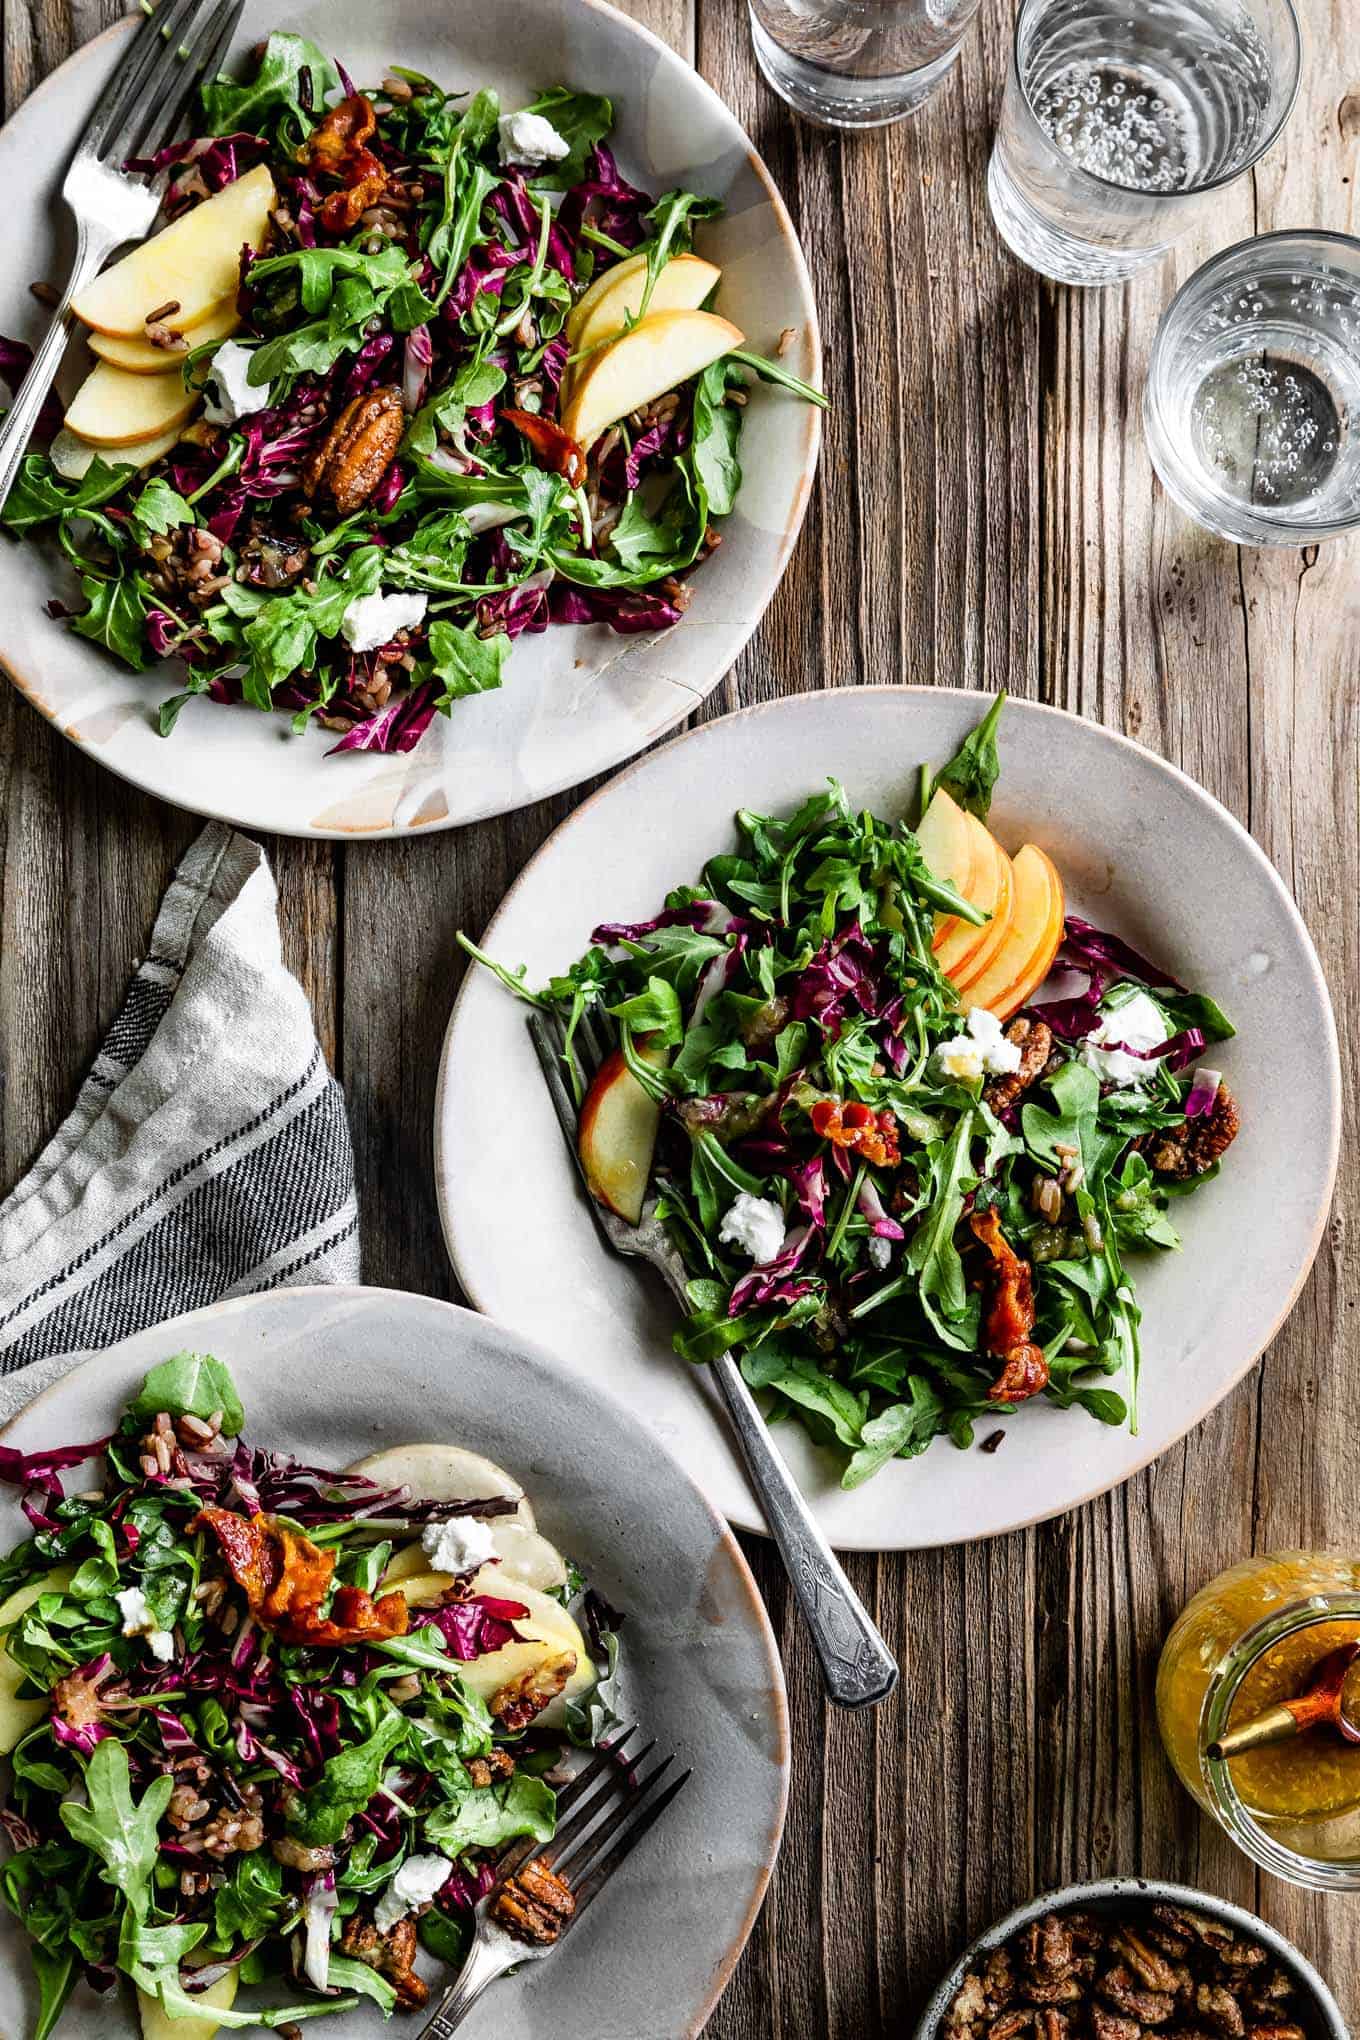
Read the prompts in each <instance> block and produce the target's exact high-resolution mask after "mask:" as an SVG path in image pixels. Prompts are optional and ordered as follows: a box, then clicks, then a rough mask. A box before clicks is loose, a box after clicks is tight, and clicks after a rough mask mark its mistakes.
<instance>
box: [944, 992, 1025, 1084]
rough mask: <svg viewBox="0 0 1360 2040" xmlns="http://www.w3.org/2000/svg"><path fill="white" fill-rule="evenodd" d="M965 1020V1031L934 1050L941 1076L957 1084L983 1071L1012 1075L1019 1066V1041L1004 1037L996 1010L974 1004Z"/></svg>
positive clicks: (973, 1077) (972, 1079)
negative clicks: (991, 1011)
mask: <svg viewBox="0 0 1360 2040" xmlns="http://www.w3.org/2000/svg"><path fill="white" fill-rule="evenodd" d="M965 1024H966V1026H967V1029H968V1031H967V1033H966V1034H956V1035H954V1036H953V1037H952V1038H951V1039H950V1040H949V1041H942V1042H941V1043H940V1045H939V1047H938V1048H937V1049H936V1051H935V1060H936V1063H937V1065H938V1067H939V1071H940V1074H941V1076H944V1077H950V1078H952V1079H953V1081H954V1082H955V1083H959V1084H974V1083H976V1082H977V1080H978V1078H979V1077H981V1076H984V1075H985V1076H989V1077H1009V1076H1013V1075H1014V1073H1015V1072H1016V1070H1018V1069H1019V1067H1020V1044H1019V1042H1018V1041H1007V1039H1006V1037H1005V1035H1004V1034H1003V1033H1002V1031H1001V1022H1000V1021H999V1020H998V1019H997V1017H996V1015H995V1013H989V1012H988V1011H987V1008H986V1007H985V1006H974V1007H973V1008H972V1010H971V1011H970V1012H969V1015H968V1019H967V1022H966V1023H965Z"/></svg>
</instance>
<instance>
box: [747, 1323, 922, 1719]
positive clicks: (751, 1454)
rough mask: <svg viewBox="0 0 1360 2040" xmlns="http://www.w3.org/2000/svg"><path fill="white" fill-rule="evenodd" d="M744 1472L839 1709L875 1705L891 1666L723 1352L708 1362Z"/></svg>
mask: <svg viewBox="0 0 1360 2040" xmlns="http://www.w3.org/2000/svg"><path fill="white" fill-rule="evenodd" d="M711 1364H712V1367H713V1370H714V1373H715V1374H716V1376H717V1380H718V1386H719V1388H720V1389H721V1390H722V1395H723V1400H724V1401H725V1403H726V1404H727V1414H728V1416H729V1417H730V1418H731V1421H732V1428H733V1430H734V1431H735V1432H736V1434H737V1442H738V1444H739V1445H740V1446H741V1449H742V1455H743V1457H744V1458H745V1461H746V1470H747V1472H748V1473H749V1474H750V1476H751V1482H752V1485H753V1486H754V1488H755V1491H756V1493H757V1495H758V1496H759V1497H760V1506H761V1508H762V1509H763V1510H764V1512H765V1521H766V1523H767V1524H768V1525H769V1531H770V1535H771V1537H772V1538H773V1539H774V1541H775V1543H776V1545H777V1546H778V1547H779V1555H780V1557H781V1558H782V1559H783V1561H784V1566H785V1569H786V1571H787V1572H788V1576H789V1581H790V1584H791V1585H792V1587H793V1591H794V1593H795V1594H796V1595H797V1597H798V1605H799V1607H800V1608H801V1609H802V1611H803V1619H804V1621H805V1622H806V1623H807V1626H808V1629H809V1631H810V1633H811V1636H812V1642H813V1647H814V1649H815V1650H816V1652H817V1656H818V1658H819V1660H820V1661H821V1667H822V1677H823V1679H824V1681H825V1683H826V1691H827V1697H828V1698H829V1699H831V1700H834V1701H835V1702H836V1705H837V1706H838V1707H875V1706H877V1704H878V1702H879V1701H880V1700H886V1699H887V1697H888V1695H889V1694H890V1693H891V1692H892V1690H893V1688H894V1687H895V1686H896V1684H897V1679H898V1670H897V1660H896V1659H895V1658H894V1657H893V1655H892V1652H891V1651H890V1650H889V1649H888V1646H887V1644H886V1643H885V1642H884V1641H883V1638H882V1637H881V1636H880V1635H879V1633H878V1630H877V1629H876V1627H875V1626H874V1622H873V1618H872V1617H871V1616H870V1614H869V1611H868V1609H867V1608H866V1607H865V1606H864V1603H863V1602H862V1601H861V1600H860V1598H859V1595H858V1594H857V1593H856V1592H855V1590H854V1588H853V1587H852V1586H851V1584H850V1582H849V1580H848V1579H847V1578H846V1576H845V1570H844V1568H843V1567H842V1565H841V1562H840V1560H839V1559H838V1558H837V1557H836V1554H835V1553H834V1552H833V1551H832V1549H831V1546H830V1545H829V1544H828V1543H827V1541H826V1539H825V1537H823V1535H822V1533H821V1530H820V1529H819V1528H818V1525H817V1522H816V1519H815V1518H814V1516H813V1514H812V1511H811V1510H810V1509H809V1507H808V1505H807V1503H806V1501H805V1500H804V1498H803V1495H802V1492H801V1490H800V1489H799V1487H798V1485H797V1483H796V1482H795V1480H794V1478H793V1476H792V1474H791V1473H790V1472H789V1470H788V1467H787V1466H786V1465H785V1464H784V1461H783V1459H782V1458H781V1457H780V1455H779V1453H778V1452H777V1451H776V1450H775V1447H774V1445H773V1444H772V1443H771V1440H770V1433H769V1430H768V1428H767V1426H766V1423H765V1420H764V1418H763V1417H762V1416H761V1414H760V1411H759V1410H758V1409H757V1407H756V1399H755V1397H754V1396H753V1395H752V1393H751V1391H750V1389H749V1387H748V1386H747V1384H746V1381H745V1380H744V1378H743V1376H742V1373H741V1369H740V1368H739V1367H738V1366H737V1363H736V1361H735V1360H734V1359H733V1358H732V1356H731V1354H730V1353H724V1354H723V1355H721V1357H720V1358H719V1359H717V1360H715V1361H713V1362H712V1363H711Z"/></svg>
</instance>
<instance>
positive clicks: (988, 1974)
mask: <svg viewBox="0 0 1360 2040" xmlns="http://www.w3.org/2000/svg"><path fill="white" fill-rule="evenodd" d="M982 1981H983V1983H984V1984H985V1985H986V1989H987V2009H988V2011H990V2012H1003V2011H1004V2010H1005V2009H1006V2006H1007V2005H1008V2004H1009V2003H1010V2001H1011V1999H1012V1998H1013V1997H1014V1995H1015V1971H1014V1970H1013V1968H1012V1967H1011V1957H1010V1950H1009V1949H1007V1948H993V1949H992V1951H991V1953H990V1955H988V1957H987V1960H986V1962H985V1963H984V1965H983V1970H982Z"/></svg>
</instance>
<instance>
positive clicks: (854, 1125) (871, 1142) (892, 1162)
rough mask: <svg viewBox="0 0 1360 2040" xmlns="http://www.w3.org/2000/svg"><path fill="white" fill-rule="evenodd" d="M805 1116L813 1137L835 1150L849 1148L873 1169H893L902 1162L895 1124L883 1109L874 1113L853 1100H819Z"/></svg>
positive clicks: (890, 1114) (888, 1112) (869, 1108)
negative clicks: (817, 1137)
mask: <svg viewBox="0 0 1360 2040" xmlns="http://www.w3.org/2000/svg"><path fill="white" fill-rule="evenodd" d="M808 1116H809V1117H810V1119H811V1120H812V1131H813V1132H814V1133H815V1134H819V1135H820V1136H821V1138H822V1139H823V1140H829V1141H831V1142H832V1143H833V1144H834V1145H835V1146H836V1147H842V1148H848V1149H849V1150H850V1152H851V1153H853V1154H857V1155H859V1156H861V1157H862V1158H863V1160H864V1161H866V1162H872V1163H873V1164H874V1165H875V1167H876V1168H880V1169H895V1168H896V1167H897V1165H898V1162H899V1161H900V1160H901V1155H900V1154H899V1152H898V1146H897V1121H896V1120H895V1119H894V1117H893V1115H892V1113H891V1112H890V1111H888V1109H887V1108H886V1107H885V1108H884V1110H883V1111H882V1112H874V1111H873V1110H872V1109H871V1107H869V1106H868V1105H861V1104H860V1103H859V1101H858V1099H855V1098H850V1099H846V1100H841V1099H840V1098H819V1099H818V1100H817V1102H816V1104H815V1105H814V1106H813V1108H812V1111H811V1113H810V1114H809V1115H808Z"/></svg>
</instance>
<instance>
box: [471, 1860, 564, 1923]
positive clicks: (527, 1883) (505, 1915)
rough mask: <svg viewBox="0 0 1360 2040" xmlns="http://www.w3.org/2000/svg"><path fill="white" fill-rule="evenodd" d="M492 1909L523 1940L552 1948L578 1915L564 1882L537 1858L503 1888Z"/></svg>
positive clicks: (518, 1871)
mask: <svg viewBox="0 0 1360 2040" xmlns="http://www.w3.org/2000/svg"><path fill="white" fill-rule="evenodd" d="M491 1910H492V1912H493V1913H494V1914H495V1916H496V1918H497V1919H498V1920H499V1921H500V1922H501V1924H502V1925H503V1926H505V1927H508V1928H509V1930H510V1932H511V1933H512V1934H516V1935H518V1937H519V1939H520V1940H521V1941H540V1942H545V1943H547V1944H549V1945H551V1943H552V1942H554V1941H555V1940H556V1939H557V1937H558V1935H559V1934H560V1933H561V1931H562V1928H563V1926H564V1925H565V1924H566V1922H567V1921H568V1920H569V1919H570V1918H571V1916H572V1914H573V1913H574V1912H575V1910H576V1901H575V1899H574V1898H573V1897H572V1895H571V1891H570V1889H569V1888H568V1886H567V1885H565V1884H564V1883H563V1882H562V1879H561V1878H560V1877H558V1876H555V1875H554V1873H553V1872H552V1871H551V1870H550V1869H549V1868H548V1866H547V1864H546V1863H545V1862H544V1861H543V1859H542V1858H541V1857H540V1856H535V1857H534V1858H533V1859H532V1860H531V1861H530V1862H528V1863H526V1864H524V1866H523V1867H522V1869H520V1870H517V1871H516V1873H515V1875H514V1876H513V1877H511V1878H509V1879H508V1880H507V1882H506V1883H505V1884H504V1885H503V1886H502V1888H501V1890H500V1891H499V1893H498V1894H497V1896H496V1898H495V1900H494V1901H493V1903H492V1907H491Z"/></svg>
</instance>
